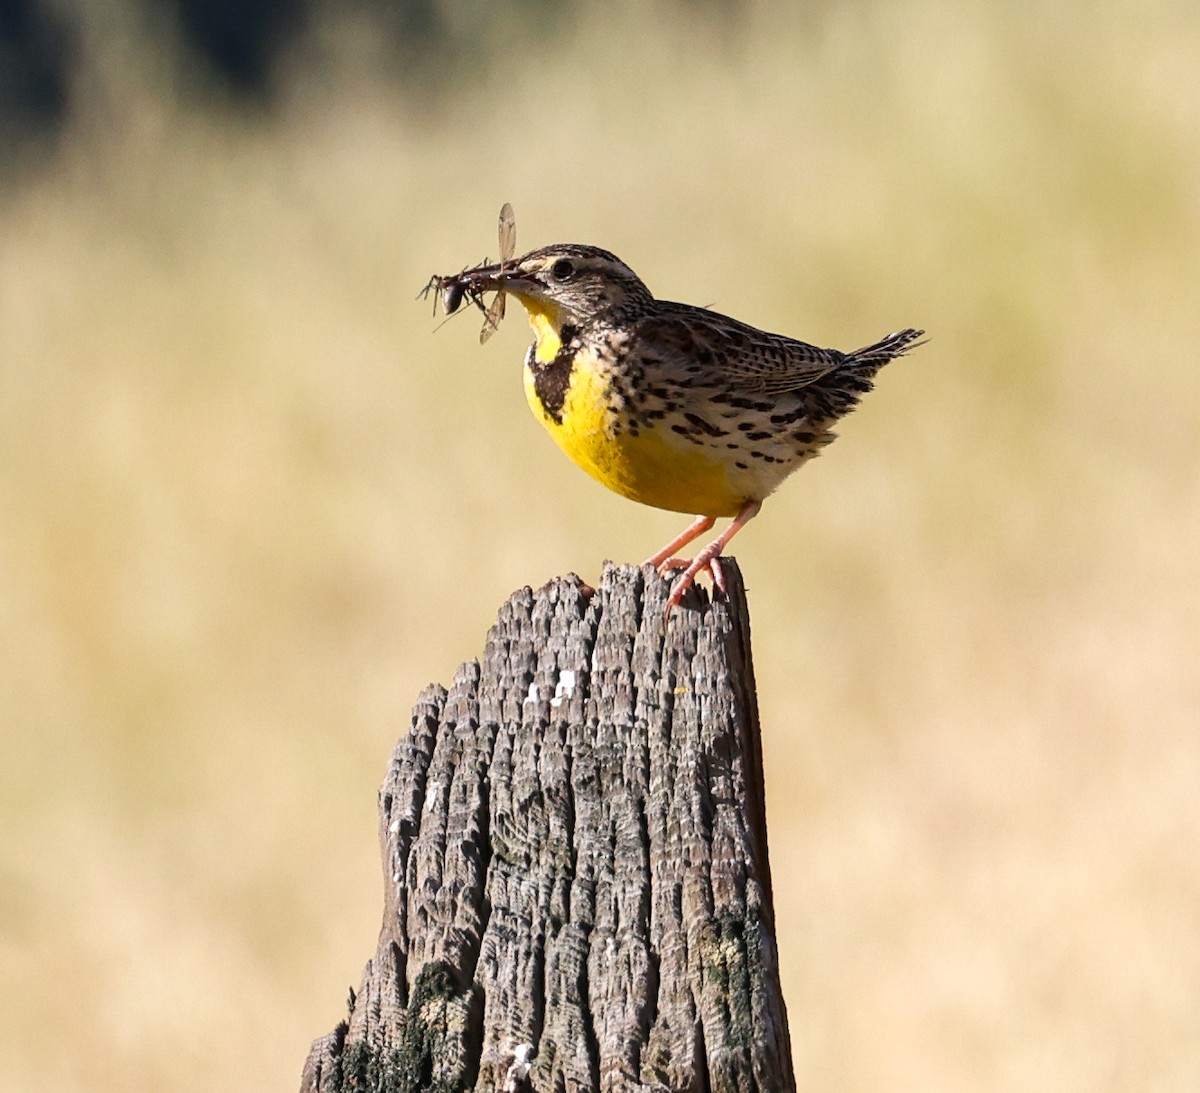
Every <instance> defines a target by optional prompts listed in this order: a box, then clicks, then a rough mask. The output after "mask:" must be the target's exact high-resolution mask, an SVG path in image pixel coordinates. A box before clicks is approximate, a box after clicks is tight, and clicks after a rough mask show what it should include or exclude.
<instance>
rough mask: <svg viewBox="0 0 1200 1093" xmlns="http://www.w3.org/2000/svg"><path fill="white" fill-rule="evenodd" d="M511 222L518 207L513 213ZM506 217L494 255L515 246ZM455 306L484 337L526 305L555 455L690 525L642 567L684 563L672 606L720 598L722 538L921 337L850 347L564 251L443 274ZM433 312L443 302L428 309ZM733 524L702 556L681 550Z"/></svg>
mask: <svg viewBox="0 0 1200 1093" xmlns="http://www.w3.org/2000/svg"><path fill="white" fill-rule="evenodd" d="M505 209H506V211H507V217H508V224H507V226H508V227H509V228H510V229H511V224H512V216H511V207H509V206H506V207H505ZM505 215H506V213H505V211H502V214H501V238H502V245H501V252H502V254H504V253H505V251H506V249H508V252H509V253H511V249H510V248H511V243H508V244H507V246H506V240H505V234H504V233H505V227H506V221H505ZM431 286H433V287H437V288H438V289H439V290H440V295H441V299H442V300H443V302H444V306H445V308H446V310H447V311H448V312H449V311H454V310H455V309H456V308H457V306H458V304H459V303H461V301H462V299H463V298H464V297H465V298H467V299H469V300H470V301H472V302H473V303H475V304H476V306H478V307H479V308H480V309H481V310H484V307H483V303H482V297H483V294H484V293H485V292H489V291H494V292H496V293H497V294H498V295H497V297H496V298H495V299H494V300H493V305H492V307H490V308H488V309H486V314H485V323H484V330H483V333H482V335H481V340H486V338H487V337H488V335H489V334H490V333H491V331H492V330H494V329H495V325H496V315H497V314H499V315H501V316H502V315H503V298H504V296H505V295H510V296H513V297H515V298H516V300H517V301H518V302H519V303H520V304H521V305H523V307H524V309H525V311H526V312H527V314H528V318H529V324H530V326H531V327H532V329H533V335H534V337H533V344H532V345H531V346H530V347H529V349H528V351H527V352H526V354H525V361H524V387H525V396H526V399H527V401H528V403H529V407H530V409H531V410H532V411H533V414H534V416H535V417H536V418H537V419H538V420H539V421H540V422H541V423H542V425H543V426H544V427H545V428H546V430H547V431H548V432H549V434H550V435H551V437H553V439H554V440H555V442H556V443H557V444H558V446H559V447H560V448H561V449H562V450H563V451H564V452H565V453H566V454H567V455H568V456H569V457H570V458H571V459H572V460H573V461H574V462H575V463H576V464H578V465H579V466H580V467H581V468H583V470H585V471H586V472H587V473H588V474H590V475H591V476H592V477H593V478H595V479H596V480H597V481H599V482H601V483H602V484H603V485H605V486H607V487H608V488H609V489H611V490H614V491H615V492H616V493H618V494H621V495H622V496H623V497H627V498H629V499H631V500H633V501H638V502H640V503H642V504H644V505H650V506H653V507H655V508H659V509H666V510H669V511H672V512H679V513H686V514H688V515H691V516H692V517H693V520H692V522H691V523H690V524H689V525H688V527H687V528H685V529H684V530H683V531H682V532H680V534H678V535H677V536H675V537H674V538H673V539H672V540H671V541H670V542H669V543H667V544H666V545H664V546H663V547H662V549H660V550H658V551H656V552H655V553H654V554H652V555H651V556H650V557H649V558H647V559H646V561H645V562H644V563H643V564H644V565H648V566H653V567H654V568H655V569H656V570H658V571H659V572H660V573H662V574H664V575H669V574H671V573H673V572H674V571H676V570H679V571H680V573H679V575H678V577H677V578H676V579H675V580H674V583H673V584H672V587H671V589H670V593H669V595H668V599H667V606H666V611H667V614H668V615H669V614H670V612H671V610H672V609H673V608H675V607H677V606H678V605H679V603H680V602H681V600H682V599H683V596H684V594H685V593H686V592H687V590H688V589H689V588H690V587H691V586H692V585H693V584H694V582H695V580H696V577H697V576H698V575H699V574H701V573H705V572H707V573H708V574H709V576H710V577H711V578H712V580H713V583H714V585H715V586H716V587H717V589H719V590H720V591H721V592H725V580H724V575H723V573H722V571H721V567H720V558H721V555H722V554H723V553H724V551H725V549H726V548H727V547H728V545H729V542H730V540H731V539H733V537H734V536H735V535H737V533H738V532H739V531H740V530H741V529H742V528H743V527H745V526H746V524H747V523H749V522H750V521H751V520H752V519H753V518H754V517H755V516H757V515H758V513H759V511H760V510H761V509H762V506H763V502H764V501H765V500H766V498H767V497H769V496H770V495H771V494H772V493H773V492H774V491H775V490H776V488H777V487H778V486H779V485H780V484H781V483H782V482H783V481H784V480H785V479H786V478H787V477H788V476H789V475H791V474H792V473H793V472H794V471H796V470H797V469H799V468H800V467H801V466H803V465H804V464H805V463H807V462H808V461H809V460H810V459H812V458H813V457H814V456H816V455H817V454H818V453H819V452H820V451H821V450H822V449H823V448H824V447H825V446H826V445H828V444H829V443H830V442H831V441H832V440H833V439H834V436H835V434H834V433H833V431H832V426H833V425H834V424H835V423H836V422H837V421H838V420H839V419H840V418H842V417H844V416H845V415H846V414H848V413H849V412H850V411H851V410H853V409H854V407H855V406H856V405H857V404H858V402H859V399H861V398H862V396H863V395H865V394H866V393H867V392H868V391H870V390H871V389H872V387H873V385H874V380H875V375H876V373H877V372H878V371H879V369H880V368H882V367H883V366H884V365H885V364H887V363H888V362H889V361H892V360H895V359H896V358H897V357H900V356H902V355H904V354H905V353H907V352H909V351H910V350H911V349H913V348H915V347H916V346H917V345H920V344H924V343H923V342H921V340H920V339H921V338H922V337H923V336H924V331H922V330H917V329H913V328H907V329H904V330H900V331H897V332H896V333H893V334H889V335H887V336H886V337H885V338H882V339H880V340H879V341H877V342H874V343H873V344H871V345H867V346H864V347H863V348H861V349H856V350H853V351H851V352H842V351H840V350H837V349H822V348H818V347H817V346H814V345H809V344H808V343H807V342H802V341H798V340H796V339H794V338H789V337H787V336H785V335H783V334H772V333H769V332H767V331H765V330H759V329H758V328H756V327H753V326H750V325H749V324H747V323H743V322H740V321H738V320H737V319H733V318H730V317H728V316H726V315H722V314H719V313H718V312H715V311H711V310H709V309H707V308H704V307H695V306H692V305H690V304H682V303H674V302H672V301H668V300H660V299H658V298H657V297H655V296H654V295H653V294H652V293H651V292H650V290H649V289H648V288H647V287H646V285H645V283H644V282H643V281H642V279H641V278H640V277H638V275H637V274H636V273H634V271H633V270H632V269H631V268H630V267H629V266H628V265H626V263H625V262H623V261H621V259H619V258H618V257H617V256H616V255H615V254H612V253H611V252H610V251H607V250H603V249H601V248H600V247H595V246H589V245H585V244H579V243H560V244H554V245H551V246H546V247H540V248H538V249H537V250H532V251H530V252H529V253H527V254H525V255H523V256H522V257H520V258H511V257H505V258H503V259H502V260H501V261H500V262H498V263H494V264H486V263H485V264H483V265H479V266H476V267H474V268H472V269H467V270H464V271H463V272H462V273H459V274H454V275H451V276H447V277H434V278H433V279H432V280H431V281H430V286H427V291H428V288H429V287H431ZM435 307H436V302H435ZM725 517H729V518H731V522H730V524H729V525H728V526H727V527H726V528H725V530H724V531H722V532H721V533H720V534H719V535H717V536H716V537H715V538H714V539H713V540H712V541H711V542H710V543H708V544H707V545H706V546H704V547H703V548H702V549H700V550H699V551H698V552H697V553H696V554H695V556H694V557H692V558H690V559H687V558H683V557H680V556H679V552H680V551H681V550H682V549H683V548H684V547H686V546H688V545H689V544H690V543H692V542H694V541H695V540H696V539H698V538H699V537H700V536H702V535H704V534H705V533H706V532H708V531H710V530H711V529H712V528H713V527H714V525H715V524H716V521H717V520H718V519H722V518H725Z"/></svg>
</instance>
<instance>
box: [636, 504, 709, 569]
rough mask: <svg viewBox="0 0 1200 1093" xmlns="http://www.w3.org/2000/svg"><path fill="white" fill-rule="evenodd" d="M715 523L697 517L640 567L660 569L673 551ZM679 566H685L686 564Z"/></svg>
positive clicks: (705, 517)
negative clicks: (650, 566)
mask: <svg viewBox="0 0 1200 1093" xmlns="http://www.w3.org/2000/svg"><path fill="white" fill-rule="evenodd" d="M715 523H716V520H714V519H713V518H712V517H711V516H697V517H696V519H695V520H693V521H692V522H691V524H689V525H688V528H687V530H686V531H681V532H680V533H679V534H678V535H676V536H675V538H674V539H672V540H671V541H670V542H669V543H668V544H667V545H666V546H665V547H663V548H662V550H660V551H659V552H658V553H657V554H652V555H651V556H650V557H649V558H647V559H646V560H645V561H644V562H642V565H652V566H654V568H655V569H661V568H662V566H664V565H666V564H667V559H668V558H671V556H672V555H673V554H674V553H675V551H677V550H678V549H679V548H680V547H685V546H687V545H688V543H690V542H691V541H692V540H693V539H695V538H696V537H697V536H700V535H703V534H704V533H705V532H706V531H708V529H709V528H711V527H712V526H713V524H715ZM673 560H674V559H672V561H673ZM681 564H682V565H687V563H686V562H683V563H681Z"/></svg>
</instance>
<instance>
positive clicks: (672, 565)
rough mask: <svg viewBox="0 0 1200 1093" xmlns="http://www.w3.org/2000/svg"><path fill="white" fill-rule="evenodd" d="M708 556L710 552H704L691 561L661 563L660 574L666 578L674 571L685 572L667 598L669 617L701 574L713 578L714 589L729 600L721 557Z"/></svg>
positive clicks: (680, 560) (667, 560) (671, 559)
mask: <svg viewBox="0 0 1200 1093" xmlns="http://www.w3.org/2000/svg"><path fill="white" fill-rule="evenodd" d="M706 555H708V551H707V550H702V551H701V552H700V553H699V554H697V555H696V557H695V558H693V559H691V560H690V561H689V560H688V559H687V558H668V559H666V561H664V562H660V563H659V566H658V572H659V573H661V574H662V575H663V576H664V577H665V576H667V574H668V573H670V572H671V570H673V569H682V570H683V573H681V574H680V576H679V579H678V580H677V581H676V582H675V583H674V584H673V585H672V586H671V594H670V595H669V596H668V597H667V610H666V613H667V615H670V614H671V611H672V609H673V608H675V607H678V606H679V603H680V601H681V600H682V599H683V597H684V595H685V594H686V593H687V590H688V589H689V588H691V587H692V585H694V584H695V583H696V578H697V577H698V576H699V575H700V574H701V573H707V574H708V575H709V576H710V577H711V578H712V582H713V586H714V588H715V589H716V590H717V591H718V592H720V593H721V595H722V596H725V597H726V598H728V596H729V589H728V588H727V587H726V585H725V571H724V569H723V568H722V566H721V558H720V555H718V554H712V555H709V556H707V557H706Z"/></svg>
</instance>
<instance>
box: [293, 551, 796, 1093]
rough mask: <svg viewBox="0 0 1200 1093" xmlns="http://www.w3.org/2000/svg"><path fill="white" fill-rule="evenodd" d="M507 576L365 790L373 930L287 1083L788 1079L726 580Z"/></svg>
mask: <svg viewBox="0 0 1200 1093" xmlns="http://www.w3.org/2000/svg"><path fill="white" fill-rule="evenodd" d="M724 565H725V573H726V577H727V580H728V586H729V602H728V603H726V602H725V601H724V600H721V601H720V602H718V603H716V604H708V603H707V602H706V600H705V598H704V596H703V594H702V593H697V592H689V593H688V596H687V598H686V599H685V600H684V602H683V605H682V607H681V608H679V609H676V610H675V611H674V612H673V613H672V615H671V618H670V621H669V623H668V622H667V621H666V620H664V617H663V610H664V606H665V603H666V596H667V591H668V585H667V584H666V582H665V581H663V580H662V579H661V578H659V577H658V576H657V575H656V574H654V573H653V572H652V571H651V570H640V569H636V568H634V567H632V566H623V567H616V566H608V567H607V568H606V570H605V574H604V580H603V582H602V584H601V586H600V588H599V590H598V591H596V592H594V593H593V592H592V590H591V589H589V588H587V587H586V586H585V585H584V584H583V583H582V582H581V581H580V580H579V579H578V578H577V577H569V578H560V579H558V580H555V581H552V582H551V583H550V584H548V585H546V587H544V588H542V589H540V590H539V591H537V592H530V591H529V590H528V589H526V590H524V591H521V592H518V593H517V594H516V595H514V596H513V597H512V599H511V600H509V602H508V603H507V604H505V605H504V607H503V608H502V609H501V611H500V616H499V618H498V620H497V622H496V625H495V626H494V627H492V630H491V632H490V633H489V634H488V638H487V648H486V650H485V652H484V656H483V659H482V661H481V662H479V663H470V664H466V665H464V666H463V667H461V668H460V669H459V671H458V674H457V676H456V677H455V679H454V683H453V684H452V686H451V688H450V690H449V691H448V692H447V691H446V690H445V689H443V688H441V687H436V686H434V687H429V688H427V689H426V690H425V692H424V693H423V694H422V695H421V696H420V698H419V699H418V701H417V705H416V708H415V710H414V711H413V722H412V731H411V732H410V733H409V735H408V736H406V737H405V738H404V739H402V740H401V741H400V742H399V743H398V744H397V745H396V750H395V752H394V753H393V756H392V761H391V765H390V767H389V769H388V773H387V778H386V780H385V782H384V785H383V789H382V791H381V795H380V813H381V820H380V823H381V838H382V842H383V858H384V870H385V891H386V897H385V906H384V914H383V928H382V930H381V931H380V935H379V947H378V949H377V951H376V953H375V956H374V957H373V958H372V959H371V960H370V961H369V962H368V964H367V967H366V970H365V972H364V973H363V980H362V986H361V987H360V989H359V991H358V993H357V995H353V994H352V995H351V998H350V1012H349V1015H348V1018H347V1020H346V1021H345V1022H343V1023H342V1024H341V1025H339V1026H338V1028H337V1029H336V1030H335V1031H334V1032H333V1033H331V1034H330V1035H328V1036H325V1037H322V1038H321V1039H320V1040H317V1041H316V1043H314V1044H313V1048H312V1052H311V1054H310V1055H309V1058H308V1062H307V1063H306V1065H305V1068H304V1076H303V1084H302V1090H303V1091H304V1093H335V1091H336V1093H341V1091H348V1090H388V1091H396V1093H409V1091H413V1093H415V1091H417V1090H433V1091H438V1093H450V1091H452V1090H454V1091H458V1090H479V1091H483V1090H488V1091H507V1093H520V1091H525V1090H531V1091H536V1093H542V1091H546V1093H549V1091H555V1093H557V1091H567V1090H569V1091H575V1090H589V1091H591V1090H596V1091H599V1090H604V1091H616V1090H621V1091H638V1093H650V1091H651V1090H654V1091H659V1090H670V1091H676V1090H694V1091H700V1090H704V1091H714V1093H718V1091H733V1090H737V1091H741V1093H750V1091H755V1090H761V1091H764V1093H779V1091H784V1090H790V1089H794V1088H795V1081H794V1079H793V1076H792V1064H791V1054H790V1047H789V1043H788V1031H787V1017H786V1013H785V1010H784V1004H783V997H782V994H781V992H780V988H779V976H778V967H777V958H776V946H775V927H774V919H773V912H772V906H771V883H770V870H769V867H768V862H767V839H766V821H765V815H764V810H763V779H762V760H761V750H760V738H759V725H758V710H757V705H756V700H755V693H754V675H753V668H752V665H751V660H750V629H749V621H748V614H747V609H746V600H745V590H744V587H743V584H742V579H741V574H740V572H739V570H738V568H737V566H736V564H735V563H733V562H732V561H728V560H726V561H725V562H724Z"/></svg>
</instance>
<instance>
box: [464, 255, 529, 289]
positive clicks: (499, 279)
mask: <svg viewBox="0 0 1200 1093" xmlns="http://www.w3.org/2000/svg"><path fill="white" fill-rule="evenodd" d="M454 279H455V280H456V281H458V282H459V283H460V284H464V285H466V286H467V287H468V288H471V289H474V290H475V291H477V292H492V291H503V292H511V293H514V294H515V295H517V296H522V295H529V294H532V293H533V292H535V291H536V290H537V288H538V287H539V286H538V282H537V281H536V280H534V278H532V277H529V276H528V275H526V274H522V273H520V272H519V271H518V270H517V269H516V268H515V267H513V266H511V265H508V264H506V263H503V262H501V263H498V264H496V265H492V266H476V267H475V268H474V269H469V270H466V271H464V272H463V273H460V274H459V275H458V276H457V277H455V278H454Z"/></svg>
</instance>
